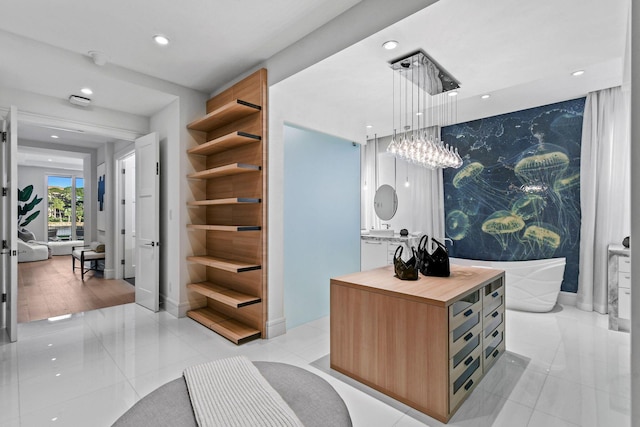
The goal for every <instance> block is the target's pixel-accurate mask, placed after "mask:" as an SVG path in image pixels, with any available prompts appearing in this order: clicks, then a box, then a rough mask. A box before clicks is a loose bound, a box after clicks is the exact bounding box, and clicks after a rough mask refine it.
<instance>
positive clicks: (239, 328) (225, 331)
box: [187, 307, 260, 344]
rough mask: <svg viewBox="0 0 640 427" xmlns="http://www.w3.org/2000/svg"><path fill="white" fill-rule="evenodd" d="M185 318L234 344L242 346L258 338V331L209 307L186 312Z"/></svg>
mask: <svg viewBox="0 0 640 427" xmlns="http://www.w3.org/2000/svg"><path fill="white" fill-rule="evenodd" d="M187 316H189V317H190V318H192V319H193V320H195V321H197V322H199V323H202V324H203V325H204V326H206V327H207V328H209V329H211V330H213V331H215V332H217V333H219V334H220V335H222V336H223V337H225V338H226V339H228V340H229V341H232V342H234V343H235V344H242V343H243V342H246V341H249V340H251V339H254V338H258V337H259V336H260V331H259V330H257V329H254V328H251V327H249V326H247V325H245V324H243V323H240V322H238V321H237V320H234V319H232V318H230V317H228V316H225V315H223V314H220V313H218V312H217V311H215V310H212V309H211V308H209V307H203V308H198V309H196V310H191V311H188V312H187Z"/></svg>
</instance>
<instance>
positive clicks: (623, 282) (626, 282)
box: [618, 271, 631, 289]
mask: <svg viewBox="0 0 640 427" xmlns="http://www.w3.org/2000/svg"><path fill="white" fill-rule="evenodd" d="M618 287H619V288H627V289H631V273H626V272H624V271H621V272H619V273H618Z"/></svg>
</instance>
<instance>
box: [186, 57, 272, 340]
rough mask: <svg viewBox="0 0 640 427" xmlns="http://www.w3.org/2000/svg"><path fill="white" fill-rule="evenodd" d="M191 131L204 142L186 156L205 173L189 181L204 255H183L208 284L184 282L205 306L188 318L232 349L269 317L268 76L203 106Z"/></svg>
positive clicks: (261, 330)
mask: <svg viewBox="0 0 640 427" xmlns="http://www.w3.org/2000/svg"><path fill="white" fill-rule="evenodd" d="M187 127H188V129H190V130H193V131H200V132H206V142H204V143H202V144H200V145H198V146H197V147H194V148H191V149H189V150H187V153H188V154H189V155H190V156H205V158H206V161H205V164H206V167H205V169H204V170H201V171H197V172H195V173H192V174H190V175H189V176H188V178H189V179H192V180H205V182H206V192H205V193H206V197H205V199H204V200H195V201H191V202H188V206H189V207H190V208H193V209H205V210H206V221H205V223H204V224H189V225H187V231H189V232H194V233H206V253H205V254H202V255H199V256H192V257H187V261H189V262H191V263H196V264H200V265H203V266H205V268H206V280H205V281H203V282H198V283H189V284H187V287H188V289H190V290H191V291H193V292H197V293H199V294H201V295H204V296H205V297H206V298H207V299H206V301H207V305H206V306H205V307H201V308H198V309H195V310H191V311H189V312H188V313H187V315H188V316H189V317H191V318H192V319H194V320H196V321H198V322H200V323H202V324H203V325H204V326H206V327H208V328H210V329H212V330H213V331H215V332H217V333H219V334H220V335H222V336H224V337H225V338H227V339H229V340H231V341H233V342H234V343H236V344H242V343H243V342H246V341H249V340H252V339H254V338H258V337H260V336H262V337H264V336H265V332H266V330H265V328H266V319H267V301H266V298H267V275H266V263H267V249H266V248H267V238H266V236H267V234H266V224H267V221H266V219H267V197H266V196H267V180H266V177H267V175H266V173H267V170H266V169H267V141H266V136H267V70H265V69H261V70H259V71H257V72H255V73H254V74H252V75H250V76H248V77H247V78H245V79H244V80H242V81H240V82H238V83H236V84H235V85H233V86H232V87H230V88H229V89H227V90H225V91H224V92H222V93H220V94H219V95H217V96H215V97H213V98H211V99H210V100H208V101H207V114H206V116H204V117H203V118H201V119H199V120H196V121H194V122H192V123H190V124H189V125H188V126H187Z"/></svg>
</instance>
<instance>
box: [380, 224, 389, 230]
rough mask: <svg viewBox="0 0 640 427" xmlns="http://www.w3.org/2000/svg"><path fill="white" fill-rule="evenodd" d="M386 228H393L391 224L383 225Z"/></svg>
mask: <svg viewBox="0 0 640 427" xmlns="http://www.w3.org/2000/svg"><path fill="white" fill-rule="evenodd" d="M382 225H383V226H384V227H387V230H388V229H390V228H391V224H382Z"/></svg>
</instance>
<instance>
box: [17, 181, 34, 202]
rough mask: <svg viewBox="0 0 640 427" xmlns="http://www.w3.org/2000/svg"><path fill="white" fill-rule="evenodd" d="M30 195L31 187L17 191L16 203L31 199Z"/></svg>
mask: <svg viewBox="0 0 640 427" xmlns="http://www.w3.org/2000/svg"><path fill="white" fill-rule="evenodd" d="M31 193H33V185H27V186H26V187H24V188H23V189H22V190H20V189H18V201H19V202H26V201H28V200H29V199H30V198H31Z"/></svg>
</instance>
